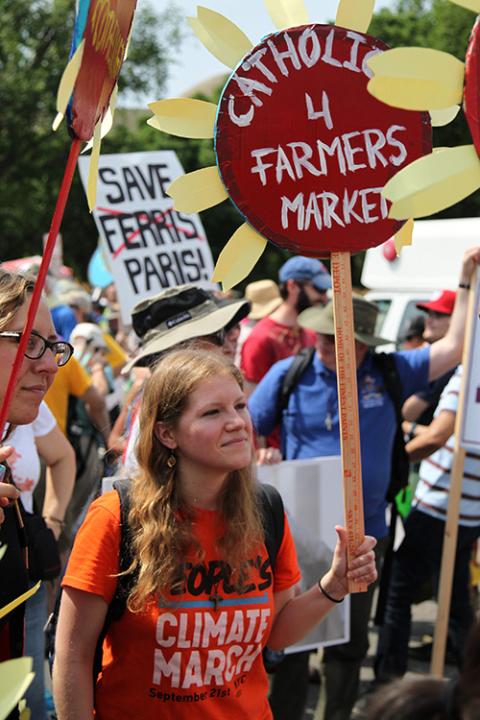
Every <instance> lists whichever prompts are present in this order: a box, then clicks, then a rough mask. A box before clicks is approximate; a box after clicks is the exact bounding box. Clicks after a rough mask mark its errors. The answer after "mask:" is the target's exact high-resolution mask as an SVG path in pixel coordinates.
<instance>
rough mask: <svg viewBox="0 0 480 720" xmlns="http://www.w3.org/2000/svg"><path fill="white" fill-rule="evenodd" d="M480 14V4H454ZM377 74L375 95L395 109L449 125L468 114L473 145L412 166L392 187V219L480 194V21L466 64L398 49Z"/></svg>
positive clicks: (469, 0)
mask: <svg viewBox="0 0 480 720" xmlns="http://www.w3.org/2000/svg"><path fill="white" fill-rule="evenodd" d="M453 2H455V4H457V5H461V6H463V7H465V8H468V9H470V10H475V11H476V12H480V0H453ZM368 65H369V67H370V68H371V70H372V71H373V73H374V77H373V78H372V79H371V80H370V82H369V85H368V89H369V92H370V93H371V94H372V95H374V96H375V97H376V98H378V99H379V100H382V101H383V102H384V103H387V104H388V105H389V106H393V107H398V108H408V109H411V110H425V109H430V110H432V109H434V112H435V113H437V114H438V115H439V116H443V118H444V122H443V123H442V124H446V123H447V122H451V121H452V120H453V119H454V118H455V117H456V115H457V113H458V111H459V110H460V105H461V104H462V100H463V111H464V114H465V118H466V120H467V123H468V127H469V129H470V133H471V135H472V140H473V144H472V145H462V146H459V147H452V148H444V147H442V148H435V149H434V150H433V153H431V154H429V155H427V156H425V157H423V158H420V159H417V160H416V161H414V162H412V163H410V164H408V166H407V167H405V168H403V169H402V170H401V171H400V172H398V173H396V174H395V176H394V177H393V178H392V179H391V180H390V181H389V182H388V183H387V184H386V186H385V189H384V196H385V198H386V199H387V200H388V201H390V202H391V203H392V205H391V207H390V211H389V217H390V218H392V219H396V220H402V219H405V218H419V217H425V216H427V215H431V214H433V213H436V212H440V210H444V209H445V208H447V207H450V205H453V204H454V203H456V202H459V201H460V200H463V199H464V198H465V197H467V196H468V195H470V194H471V193H472V192H474V191H475V190H477V189H478V188H480V160H479V155H480V115H479V112H480V111H479V107H480V106H479V99H480V96H479V68H480V21H479V20H478V19H477V21H476V23H475V24H474V26H473V30H472V33H471V37H470V42H469V45H468V49H467V54H466V59H465V63H463V62H461V61H460V60H458V59H457V58H455V57H453V55H449V54H448V53H446V52H441V51H439V50H432V49H430V48H418V47H413V48H396V49H394V50H389V51H388V52H386V53H384V54H383V55H382V56H381V57H376V58H372V59H371V60H369V62H368Z"/></svg>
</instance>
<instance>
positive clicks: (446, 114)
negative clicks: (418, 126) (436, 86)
mask: <svg viewBox="0 0 480 720" xmlns="http://www.w3.org/2000/svg"><path fill="white" fill-rule="evenodd" d="M459 111H460V105H452V106H451V107H448V108H443V109H442V110H430V120H431V122H432V126H433V127H443V126H444V125H448V124H449V123H451V122H452V120H455V118H456V117H457V115H458V113H459Z"/></svg>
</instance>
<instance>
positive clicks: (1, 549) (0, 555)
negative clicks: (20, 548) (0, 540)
mask: <svg viewBox="0 0 480 720" xmlns="http://www.w3.org/2000/svg"><path fill="white" fill-rule="evenodd" d="M7 547H8V545H2V547H0V560H1V559H2V558H3V556H4V555H5V553H6V552H7Z"/></svg>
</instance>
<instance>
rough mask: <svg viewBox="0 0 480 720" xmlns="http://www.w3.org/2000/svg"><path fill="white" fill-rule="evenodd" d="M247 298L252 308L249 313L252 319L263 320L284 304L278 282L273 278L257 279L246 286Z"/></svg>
mask: <svg viewBox="0 0 480 720" xmlns="http://www.w3.org/2000/svg"><path fill="white" fill-rule="evenodd" d="M245 300H248V301H249V302H250V303H251V305H252V308H251V310H250V312H249V314H248V317H249V318H250V319H251V320H261V319H262V318H264V317H267V315H270V314H271V313H272V312H273V311H274V310H276V309H277V308H278V307H279V306H280V305H281V304H282V298H281V297H280V291H279V289H278V285H277V283H275V282H273V280H257V281H256V282H252V283H249V284H248V285H247V287H246V288H245Z"/></svg>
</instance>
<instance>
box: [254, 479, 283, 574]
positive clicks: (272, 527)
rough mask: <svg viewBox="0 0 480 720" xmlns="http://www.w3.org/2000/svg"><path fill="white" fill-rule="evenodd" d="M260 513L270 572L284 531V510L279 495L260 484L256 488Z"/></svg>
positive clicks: (267, 486) (271, 488)
mask: <svg viewBox="0 0 480 720" xmlns="http://www.w3.org/2000/svg"><path fill="white" fill-rule="evenodd" d="M258 491H259V496H260V507H261V512H262V523H263V532H264V534H265V547H266V548H267V553H268V559H269V560H270V566H271V568H272V570H274V568H275V561H276V559H277V555H278V551H279V550H280V545H281V544H282V540H283V533H284V531H285V510H284V507H283V500H282V498H281V495H280V493H279V492H278V490H276V489H275V488H274V487H273V486H272V485H267V484H264V483H261V484H260V485H259V486H258Z"/></svg>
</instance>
